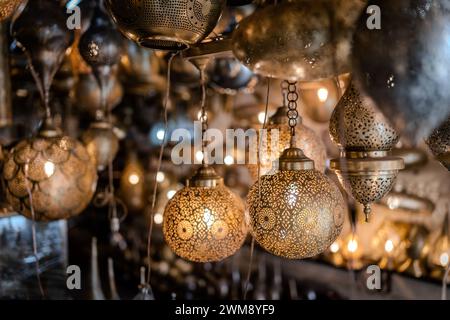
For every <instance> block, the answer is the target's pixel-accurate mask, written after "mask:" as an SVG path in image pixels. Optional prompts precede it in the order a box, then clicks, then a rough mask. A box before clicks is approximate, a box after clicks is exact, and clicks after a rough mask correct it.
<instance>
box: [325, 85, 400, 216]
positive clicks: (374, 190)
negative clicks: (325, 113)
mask: <svg viewBox="0 0 450 320" xmlns="http://www.w3.org/2000/svg"><path fill="white" fill-rule="evenodd" d="M330 135H331V139H332V140H333V141H334V142H335V143H336V144H338V145H339V147H340V148H341V150H342V156H341V158H339V159H333V160H331V164H330V167H331V169H333V170H334V171H335V172H336V174H337V175H338V178H339V181H340V182H341V184H342V186H343V187H344V188H345V189H346V190H347V192H349V193H351V194H352V195H353V197H354V198H355V199H356V200H357V201H358V202H360V203H362V204H363V205H364V213H365V214H366V219H368V216H369V214H370V212H371V209H370V204H371V203H372V202H375V201H378V200H380V199H381V198H383V197H384V196H385V195H386V194H387V193H388V192H389V191H390V190H391V188H392V186H393V184H394V182H395V179H396V177H397V174H398V171H399V170H401V169H403V168H404V161H403V159H402V158H396V157H391V156H389V155H388V152H389V151H390V150H391V149H392V148H393V147H394V146H395V144H396V143H397V141H398V139H399V137H398V135H397V133H396V132H395V130H394V129H393V128H392V127H391V126H390V125H389V123H388V122H387V120H386V119H385V118H384V117H383V115H382V114H381V113H377V112H376V110H375V108H374V105H373V102H372V101H371V100H370V99H368V98H367V97H363V96H361V95H360V93H359V92H358V90H357V89H356V88H355V87H354V86H353V85H351V86H350V88H349V89H347V92H346V93H345V94H344V96H343V97H342V99H341V101H340V102H339V103H338V105H337V107H336V109H335V111H334V112H333V115H332V117H331V120H330Z"/></svg>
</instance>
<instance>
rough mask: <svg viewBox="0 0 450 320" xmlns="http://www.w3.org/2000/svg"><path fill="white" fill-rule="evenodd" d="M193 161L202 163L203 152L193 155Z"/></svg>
mask: <svg viewBox="0 0 450 320" xmlns="http://www.w3.org/2000/svg"><path fill="white" fill-rule="evenodd" d="M195 159H196V160H197V161H198V162H201V161H203V152H201V151H197V152H196V153H195Z"/></svg>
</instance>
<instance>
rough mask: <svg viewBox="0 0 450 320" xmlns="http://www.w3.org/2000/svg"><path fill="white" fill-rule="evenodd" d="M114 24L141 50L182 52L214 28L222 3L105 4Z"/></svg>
mask: <svg viewBox="0 0 450 320" xmlns="http://www.w3.org/2000/svg"><path fill="white" fill-rule="evenodd" d="M105 4H106V6H107V8H108V9H109V11H110V13H111V15H112V17H113V20H114V22H115V23H116V24H117V27H118V28H119V30H120V31H121V32H122V33H123V34H124V35H125V36H126V37H127V38H129V39H131V40H133V41H135V42H137V43H139V44H140V45H142V46H143V47H148V48H153V49H161V50H182V49H185V48H187V47H189V46H191V45H194V44H196V43H199V42H200V41H202V40H203V39H204V38H205V37H206V36H207V35H208V34H209V33H211V31H212V30H213V29H214V27H215V26H216V24H217V21H218V20H219V17H220V14H221V13H222V8H223V6H224V4H225V1H224V0H166V1H160V0H140V1H123V0H106V2H105Z"/></svg>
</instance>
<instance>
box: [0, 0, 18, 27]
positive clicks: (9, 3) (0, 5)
mask: <svg viewBox="0 0 450 320" xmlns="http://www.w3.org/2000/svg"><path fill="white" fill-rule="evenodd" d="M21 3H22V0H0V22H1V21H3V20H6V19H8V18H9V17H11V15H12V14H13V13H14V11H15V10H16V9H17V7H18V6H19V5H20V4H21Z"/></svg>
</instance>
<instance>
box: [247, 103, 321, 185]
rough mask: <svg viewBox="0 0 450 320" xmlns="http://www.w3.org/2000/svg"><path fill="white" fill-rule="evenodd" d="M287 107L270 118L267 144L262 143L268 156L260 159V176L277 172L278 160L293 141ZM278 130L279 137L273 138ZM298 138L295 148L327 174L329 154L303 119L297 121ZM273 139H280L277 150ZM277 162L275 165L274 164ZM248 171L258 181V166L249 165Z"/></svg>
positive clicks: (280, 109) (283, 107)
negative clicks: (274, 132) (274, 148)
mask: <svg viewBox="0 0 450 320" xmlns="http://www.w3.org/2000/svg"><path fill="white" fill-rule="evenodd" d="M288 110H289V109H288V107H287V106H281V107H279V108H278V109H277V111H276V112H275V114H274V115H273V116H272V117H270V118H269V122H268V125H267V126H266V129H267V139H266V143H265V142H264V139H263V143H262V150H263V152H265V151H267V154H264V155H262V156H261V159H260V162H261V163H260V175H266V174H269V172H275V171H276V169H277V168H276V165H277V163H276V162H277V160H278V159H279V158H280V156H281V154H282V153H283V151H284V150H286V149H287V148H288V147H289V144H290V141H291V130H290V128H289V120H288V118H287V117H286V115H287V113H288ZM275 130H277V132H278V135H275V136H274V137H272V133H273V131H275ZM295 130H296V135H297V138H296V139H295V147H297V148H299V149H302V151H303V152H304V154H305V156H306V157H308V158H310V159H311V160H313V161H314V165H315V167H316V169H317V170H318V171H320V172H322V173H323V172H325V168H326V160H327V153H326V149H325V145H324V144H323V142H322V140H321V139H320V137H319V136H317V135H316V133H315V132H314V131H313V130H311V129H310V128H308V127H306V126H305V125H304V124H303V123H302V119H301V117H299V120H298V121H297V126H296V128H295ZM272 138H278V143H277V149H276V150H272ZM274 162H275V164H274ZM247 167H248V169H249V171H250V174H251V176H252V178H253V180H254V181H255V180H257V179H258V165H253V164H249V165H248V166H247Z"/></svg>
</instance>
